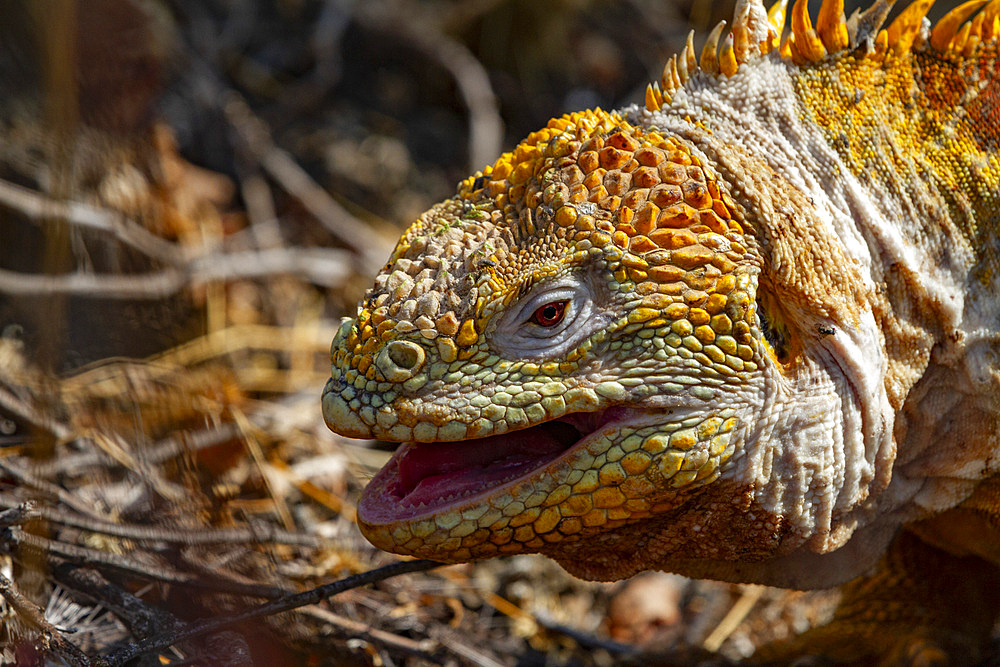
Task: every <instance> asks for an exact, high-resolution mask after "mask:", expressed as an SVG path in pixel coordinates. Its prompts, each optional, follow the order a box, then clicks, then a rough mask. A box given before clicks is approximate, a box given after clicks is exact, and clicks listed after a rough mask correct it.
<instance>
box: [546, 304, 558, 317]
mask: <svg viewBox="0 0 1000 667" xmlns="http://www.w3.org/2000/svg"><path fill="white" fill-rule="evenodd" d="M558 314H559V309H558V308H556V304H554V303H550V304H549V305H547V306H545V308H543V309H542V317H544V318H545V319H547V320H551V319H555V317H556V316H557V315H558Z"/></svg>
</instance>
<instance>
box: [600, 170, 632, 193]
mask: <svg viewBox="0 0 1000 667" xmlns="http://www.w3.org/2000/svg"><path fill="white" fill-rule="evenodd" d="M631 185H632V174H629V173H627V172H624V171H619V170H615V171H609V172H607V173H606V174H605V176H604V186H605V187H606V188H607V189H608V192H610V193H611V194H614V195H623V194H625V193H626V192H628V190H629V187H631Z"/></svg>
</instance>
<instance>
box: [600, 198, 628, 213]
mask: <svg viewBox="0 0 1000 667" xmlns="http://www.w3.org/2000/svg"><path fill="white" fill-rule="evenodd" d="M597 205H598V206H600V207H601V208H602V209H604V210H605V211H611V212H614V211H617V210H618V209H619V207H621V205H622V198H621V197H618V196H615V195H612V196H610V197H605V198H604V199H602V200H601V201H599V202H597Z"/></svg>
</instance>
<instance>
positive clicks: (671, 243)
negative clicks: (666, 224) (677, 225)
mask: <svg viewBox="0 0 1000 667" xmlns="http://www.w3.org/2000/svg"><path fill="white" fill-rule="evenodd" d="M649 238H650V239H651V240H652V241H653V242H654V243H656V244H657V245H658V246H660V247H661V248H667V249H668V250H676V249H677V248H683V247H685V246H689V245H694V244H695V243H697V242H698V239H697V238H696V237H695V235H694V234H692V233H691V231H690V230H687V229H669V228H658V229H657V230H656V231H654V232H652V233H651V234H650V235H649Z"/></svg>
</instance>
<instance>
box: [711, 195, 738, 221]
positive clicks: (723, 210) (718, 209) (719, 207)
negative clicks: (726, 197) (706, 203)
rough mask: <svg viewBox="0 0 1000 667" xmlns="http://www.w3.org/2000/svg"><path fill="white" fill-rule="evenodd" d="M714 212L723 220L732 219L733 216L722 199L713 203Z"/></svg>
mask: <svg viewBox="0 0 1000 667" xmlns="http://www.w3.org/2000/svg"><path fill="white" fill-rule="evenodd" d="M712 210H713V211H715V214H716V215H718V216H719V217H720V218H722V219H723V220H730V219H732V217H733V216H732V214H731V213H730V212H729V207H728V206H726V204H725V203H724V202H723V201H722V200H721V199H715V200H713V201H712Z"/></svg>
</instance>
